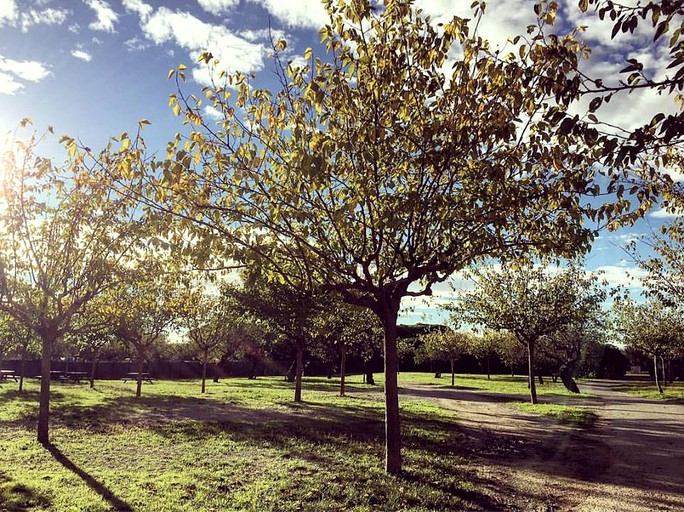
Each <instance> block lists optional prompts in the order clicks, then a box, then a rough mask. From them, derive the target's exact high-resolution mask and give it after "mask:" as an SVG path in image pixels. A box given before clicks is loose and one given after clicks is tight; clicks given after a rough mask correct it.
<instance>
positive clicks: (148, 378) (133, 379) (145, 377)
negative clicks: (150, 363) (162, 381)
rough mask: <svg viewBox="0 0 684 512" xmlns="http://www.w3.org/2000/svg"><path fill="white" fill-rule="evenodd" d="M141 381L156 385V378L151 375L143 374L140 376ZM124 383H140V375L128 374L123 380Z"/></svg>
mask: <svg viewBox="0 0 684 512" xmlns="http://www.w3.org/2000/svg"><path fill="white" fill-rule="evenodd" d="M140 377H141V378H140V380H142V381H144V382H149V383H150V384H153V383H154V378H153V377H152V376H151V375H150V374H149V373H142V374H140ZM121 380H122V381H124V382H128V381H129V380H130V381H131V382H137V381H138V374H137V373H127V374H126V376H125V377H123V378H122V379H121Z"/></svg>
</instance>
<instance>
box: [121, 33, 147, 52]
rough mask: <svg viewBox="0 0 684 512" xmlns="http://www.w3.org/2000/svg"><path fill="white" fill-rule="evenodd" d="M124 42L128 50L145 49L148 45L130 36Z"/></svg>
mask: <svg viewBox="0 0 684 512" xmlns="http://www.w3.org/2000/svg"><path fill="white" fill-rule="evenodd" d="M124 44H125V45H126V48H128V51H129V52H135V51H140V50H145V49H147V48H149V47H150V45H149V44H148V43H146V42H144V41H143V40H141V39H139V38H137V37H132V38H131V39H128V40H127V41H126V42H125V43H124Z"/></svg>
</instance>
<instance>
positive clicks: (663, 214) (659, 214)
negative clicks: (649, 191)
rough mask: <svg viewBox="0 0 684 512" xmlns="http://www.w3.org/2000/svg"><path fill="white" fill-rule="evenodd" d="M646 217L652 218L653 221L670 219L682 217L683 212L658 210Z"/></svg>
mask: <svg viewBox="0 0 684 512" xmlns="http://www.w3.org/2000/svg"><path fill="white" fill-rule="evenodd" d="M648 216H649V217H653V218H654V219H672V218H675V217H683V216H684V211H682V210H675V211H668V210H665V209H664V208H659V209H658V210H655V211H653V212H651V213H649V214H648Z"/></svg>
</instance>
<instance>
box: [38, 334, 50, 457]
mask: <svg viewBox="0 0 684 512" xmlns="http://www.w3.org/2000/svg"><path fill="white" fill-rule="evenodd" d="M52 342H53V340H52V339H51V338H49V337H48V336H41V344H42V347H41V349H42V350H41V352H42V354H41V362H40V372H41V376H40V399H39V405H38V442H39V443H41V444H42V445H46V444H49V443H50V438H49V417H50V370H51V369H52V367H51V362H52V361H51V360H52Z"/></svg>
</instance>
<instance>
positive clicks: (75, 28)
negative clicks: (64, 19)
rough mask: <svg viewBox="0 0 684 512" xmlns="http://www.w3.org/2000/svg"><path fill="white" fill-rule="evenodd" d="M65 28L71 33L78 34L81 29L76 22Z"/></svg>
mask: <svg viewBox="0 0 684 512" xmlns="http://www.w3.org/2000/svg"><path fill="white" fill-rule="evenodd" d="M67 30H68V31H69V32H71V33H72V34H78V33H79V32H80V31H81V26H80V25H79V24H78V23H72V24H71V25H69V27H68V28H67Z"/></svg>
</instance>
